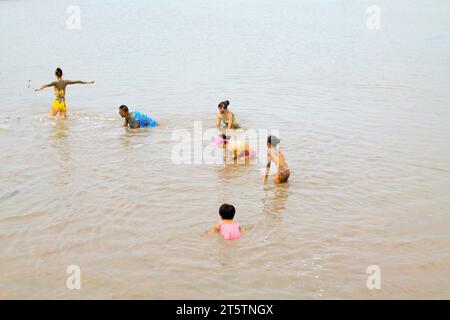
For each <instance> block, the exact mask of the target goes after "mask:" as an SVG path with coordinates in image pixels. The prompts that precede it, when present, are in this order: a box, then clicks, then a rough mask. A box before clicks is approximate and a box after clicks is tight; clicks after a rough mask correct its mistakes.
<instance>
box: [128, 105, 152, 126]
mask: <svg viewBox="0 0 450 320" xmlns="http://www.w3.org/2000/svg"><path fill="white" fill-rule="evenodd" d="M119 114H120V116H121V117H122V118H125V121H124V122H123V126H124V127H128V126H130V128H131V129H137V128H149V127H157V126H158V123H157V122H156V121H155V120H153V119H152V118H150V117H149V116H148V115H146V114H145V113H141V112H138V111H134V112H130V111H129V110H128V107H127V106H126V105H121V106H120V107H119Z"/></svg>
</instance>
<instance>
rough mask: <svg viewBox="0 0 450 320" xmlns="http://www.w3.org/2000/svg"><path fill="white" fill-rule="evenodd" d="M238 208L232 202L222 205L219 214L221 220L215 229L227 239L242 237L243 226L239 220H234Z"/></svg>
mask: <svg viewBox="0 0 450 320" xmlns="http://www.w3.org/2000/svg"><path fill="white" fill-rule="evenodd" d="M235 213H236V209H235V208H234V206H232V205H231V204H226V203H225V204H223V205H221V206H220V209H219V215H220V217H221V218H222V220H221V221H219V222H218V223H216V226H215V228H214V229H215V230H216V231H217V232H220V234H221V235H222V237H223V238H224V239H225V240H234V239H239V238H240V237H241V226H240V225H239V223H238V222H237V221H234V220H233V218H234V214H235Z"/></svg>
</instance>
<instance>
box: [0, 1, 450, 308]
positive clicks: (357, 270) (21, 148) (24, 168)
mask: <svg viewBox="0 0 450 320" xmlns="http://www.w3.org/2000/svg"><path fill="white" fill-rule="evenodd" d="M71 4H72V3H69V2H67V1H44V0H42V1H0V30H2V31H1V32H0V48H1V52H2V54H1V58H0V96H1V100H0V111H1V114H0V148H1V156H0V160H1V166H0V298H5V299H13V298H70V299H72V298H73V299H79V298H149V299H168V298H195V299H197V298H219V299H222V298H223V299H233V298H238V299H240V298H255V299H259V298H261V299H281V298H288V299H299V298H306V299H336V298H374V299H377V298H402V299H407V298H450V289H449V288H450V278H449V274H450V252H449V248H450V232H449V231H450V229H449V225H450V215H449V208H450V195H449V187H450V148H449V138H450V126H449V124H450V111H449V103H450V93H449V92H450V91H449V85H450V72H449V71H450V60H449V59H448V57H449V54H450V19H448V12H449V9H450V4H448V3H447V2H444V1H415V2H414V3H409V2H408V1H395V2H391V1H370V3H366V2H365V1H361V2H352V3H349V2H348V1H283V2H279V1H247V2H245V4H242V3H241V1H237V0H236V1H229V0H227V1H215V2H210V1H200V0H195V1H190V2H189V4H186V3H185V1H162V0H161V1H152V2H151V3H148V1H143V0H142V1H87V0H85V1H78V4H79V6H80V9H81V29H79V30H68V29H67V28H66V26H65V23H66V18H67V14H66V9H67V7H68V6H69V5H71ZM369 4H375V5H378V6H379V7H380V8H381V10H382V11H381V12H382V16H381V17H382V19H381V29H380V30H369V29H368V28H367V27H366V19H367V13H366V9H367V7H368V5H369ZM19 13H20V14H19ZM56 66H60V67H62V68H63V70H64V72H65V74H66V77H67V78H69V79H79V78H81V79H84V80H90V79H93V80H96V83H95V84H94V85H93V86H73V87H69V88H68V90H67V101H68V106H69V114H70V118H69V119H67V120H66V121H60V120H58V121H51V120H48V119H47V118H46V114H47V112H48V109H49V107H50V104H51V102H52V98H53V93H52V92H51V90H47V91H44V92H42V93H39V94H36V93H34V92H33V90H32V88H34V87H37V86H40V85H42V84H43V83H45V82H48V81H50V80H53V76H52V74H53V70H54V68H55V67H56ZM28 84H30V88H28ZM225 98H227V99H229V100H230V101H231V105H230V108H231V110H232V111H233V112H235V113H237V114H238V116H239V118H240V119H241V121H242V122H243V124H244V126H245V128H247V129H255V130H262V129H278V130H279V132H280V137H281V140H282V145H283V148H284V153H285V156H286V159H287V162H288V164H289V166H290V168H291V172H292V174H291V180H290V182H289V184H286V185H283V186H274V185H273V184H272V183H270V184H268V185H263V184H262V179H263V177H262V175H261V169H262V167H263V166H264V163H257V164H253V165H247V166H236V165H234V166H233V165H231V166H225V165H223V164H214V165H208V164H204V163H203V164H191V165H189V164H184V165H178V164H175V163H174V162H173V161H172V160H173V159H172V151H173V148H174V147H175V146H176V145H177V144H178V143H179V142H178V141H174V140H173V139H172V134H173V132H174V131H175V130H177V129H186V130H188V132H192V133H193V128H194V121H201V122H202V123H203V126H204V128H205V129H207V128H210V127H212V126H213V124H214V121H215V112H216V105H217V103H218V102H219V101H220V100H223V99H225ZM123 103H125V104H128V105H129V106H130V107H131V108H133V109H139V110H141V111H144V112H147V113H149V114H150V115H151V116H153V117H155V118H156V119H157V120H158V121H160V122H161V124H162V125H161V127H160V128H157V129H150V130H137V131H134V132H131V131H130V130H126V129H123V128H121V120H120V119H119V117H118V116H117V107H118V106H119V105H120V104H123ZM263 161H264V159H262V162H263ZM224 202H228V203H232V204H234V205H235V206H236V208H237V215H236V218H237V220H238V221H239V222H240V223H241V224H242V225H244V226H245V227H246V228H247V231H246V232H245V233H244V235H243V237H242V238H241V239H240V240H237V241H232V242H226V241H224V240H222V239H220V238H219V237H216V236H211V235H208V234H207V233H206V231H207V230H208V229H209V228H211V227H212V226H213V225H214V223H215V222H216V221H217V218H218V215H217V210H218V207H219V205H220V204H222V203H224ZM69 265H78V266H79V267H80V268H81V275H82V277H81V279H82V288H81V290H68V289H67V287H66V279H67V277H68V274H67V273H66V269H67V267H68V266H69ZM369 265H377V266H379V267H380V269H381V289H380V290H368V288H367V286H366V280H367V277H368V274H366V269H367V267H368V266H369Z"/></svg>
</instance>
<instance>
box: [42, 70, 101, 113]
mask: <svg viewBox="0 0 450 320" xmlns="http://www.w3.org/2000/svg"><path fill="white" fill-rule="evenodd" d="M55 76H56V81H53V82H51V83H48V84H44V85H43V86H42V87H40V88H39V89H36V92H39V91H41V90H43V89H45V88H49V87H54V89H55V101H53V104H52V108H51V109H50V112H49V114H48V116H49V117H50V118H52V119H55V118H56V115H57V114H58V112H59V114H60V116H61V118H62V119H64V118H65V117H66V112H67V106H66V87H67V85H69V84H92V83H94V81H81V80H75V81H73V80H63V78H62V76H63V72H62V70H61V69H60V68H56V71H55Z"/></svg>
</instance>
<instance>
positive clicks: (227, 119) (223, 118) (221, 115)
mask: <svg viewBox="0 0 450 320" xmlns="http://www.w3.org/2000/svg"><path fill="white" fill-rule="evenodd" d="M229 105H230V101H228V100H225V101H222V102H221V103H219V105H218V108H219V112H218V113H217V128H220V127H221V124H222V123H223V124H224V127H225V128H227V129H238V128H239V124H238V122H237V120H236V117H235V115H234V113H233V112H231V111H229V110H228V106H229Z"/></svg>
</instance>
